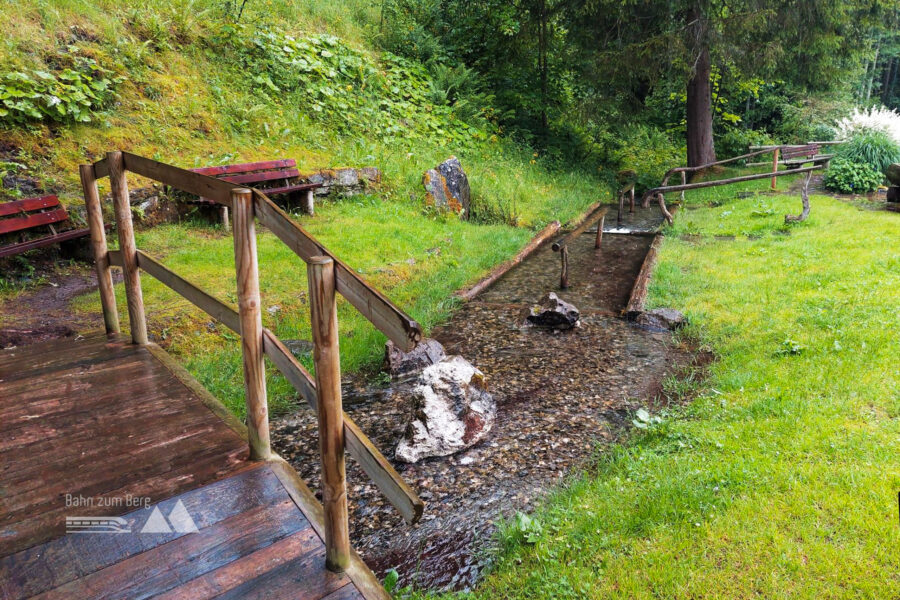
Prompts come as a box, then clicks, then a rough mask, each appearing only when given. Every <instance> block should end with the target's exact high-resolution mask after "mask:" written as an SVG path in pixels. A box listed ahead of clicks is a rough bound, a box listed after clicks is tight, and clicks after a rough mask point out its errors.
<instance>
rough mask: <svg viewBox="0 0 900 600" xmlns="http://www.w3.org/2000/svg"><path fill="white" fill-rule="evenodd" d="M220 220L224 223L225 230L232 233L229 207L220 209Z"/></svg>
mask: <svg viewBox="0 0 900 600" xmlns="http://www.w3.org/2000/svg"><path fill="white" fill-rule="evenodd" d="M219 220H220V221H221V222H222V229H223V230H225V231H231V225H230V224H229V223H228V207H227V206H220V207H219Z"/></svg>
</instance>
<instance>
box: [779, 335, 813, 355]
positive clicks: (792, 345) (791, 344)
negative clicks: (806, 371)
mask: <svg viewBox="0 0 900 600" xmlns="http://www.w3.org/2000/svg"><path fill="white" fill-rule="evenodd" d="M804 350H806V346H804V345H803V344H801V343H799V342H796V341H794V340H792V339H790V338H786V339H785V340H784V341H783V342H781V345H780V346H779V347H778V350H776V351H775V355H776V356H796V355H797V354H802V353H803V351H804Z"/></svg>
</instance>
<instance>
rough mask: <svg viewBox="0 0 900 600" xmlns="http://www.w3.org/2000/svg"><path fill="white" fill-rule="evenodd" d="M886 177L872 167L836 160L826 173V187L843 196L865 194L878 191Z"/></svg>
mask: <svg viewBox="0 0 900 600" xmlns="http://www.w3.org/2000/svg"><path fill="white" fill-rule="evenodd" d="M883 180H884V176H883V175H882V174H881V172H880V171H878V170H877V169H875V167H873V166H872V165H870V164H868V163H863V162H854V161H851V160H848V159H845V158H836V159H834V160H833V161H831V165H830V166H829V167H828V170H827V171H826V172H825V178H824V182H825V187H827V188H828V189H830V190H834V191H836V192H840V193H842V194H865V193H868V192H871V191H873V190H876V189H878V186H879V185H881V182H882V181H883Z"/></svg>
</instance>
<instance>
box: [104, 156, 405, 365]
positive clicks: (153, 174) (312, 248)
mask: <svg viewBox="0 0 900 600" xmlns="http://www.w3.org/2000/svg"><path fill="white" fill-rule="evenodd" d="M121 155H122V158H123V161H124V164H125V169H126V170H128V171H131V172H133V173H136V174H138V175H143V176H144V177H148V178H150V179H154V180H156V181H159V182H160V183H163V184H165V185H168V186H171V187H173V188H177V189H180V190H183V191H185V192H188V193H191V194H195V195H198V196H202V197H204V198H207V199H209V200H212V201H214V202H216V203H218V204H221V205H223V206H227V207H229V208H232V202H231V192H232V190H233V189H235V188H237V187H240V186H238V185H235V184H233V183H229V182H227V181H223V180H221V179H216V178H214V177H207V176H206V175H200V174H199V173H194V172H193V171H188V170H186V169H181V168H178V167H173V166H172V165H167V164H165V163H161V162H158V161H155V160H151V159H149V158H144V157H142V156H138V155H136V154H131V153H128V152H122V153H121ZM93 170H94V176H95V177H96V178H99V177H103V176H107V175H108V174H109V161H108V160H106V159H104V160H101V161H98V162H96V163H94V164H93ZM253 197H254V208H255V213H256V214H255V216H256V218H257V219H259V221H260V223H262V224H263V225H265V226H266V227H268V228H269V229H270V230H271V231H272V233H274V234H275V235H276V236H277V237H278V238H279V239H280V240H281V241H282V242H284V243H285V244H286V245H287V246H288V247H289V248H290V249H291V250H293V251H294V253H295V254H297V256H299V257H300V258H301V259H303V260H304V262H308V261H309V259H310V258H311V257H313V256H328V257H329V258H331V259H332V260H334V262H335V278H336V281H337V291H338V293H340V294H341V295H342V296H344V297H345V298H346V299H347V300H348V301H349V302H350V303H351V304H352V305H353V306H354V307H356V309H357V310H358V311H359V312H360V313H362V315H363V316H364V317H366V318H367V319H368V320H369V321H370V322H371V323H372V324H373V325H375V327H377V328H378V329H379V330H380V331H381V332H382V333H384V334H385V335H386V336H387V337H388V338H389V339H390V340H391V341H393V342H394V343H395V344H397V346H398V347H400V348H402V349H405V350H407V351H409V350H412V349H413V348H414V347H415V346H416V344H418V343H419V342H420V341H421V340H422V329H421V327H419V324H418V323H416V321H414V320H413V319H411V318H410V317H409V316H408V315H406V313H404V312H403V311H402V310H400V309H399V308H397V307H396V306H395V305H394V304H393V303H392V302H391V301H390V300H388V299H387V298H386V297H385V296H384V295H383V294H381V293H380V292H379V291H378V290H376V289H374V288H373V287H372V286H370V285H369V284H368V283H367V282H366V281H365V280H364V279H363V278H362V277H360V276H359V274H357V273H356V272H355V271H354V270H353V269H351V268H349V267H348V266H347V265H346V264H344V263H343V262H341V261H340V260H339V259H338V258H337V257H336V256H334V254H332V253H331V252H330V251H329V250H328V249H327V248H325V246H323V245H322V244H320V243H319V242H318V241H316V239H315V238H313V237H312V236H311V235H310V234H309V233H307V232H306V231H305V230H304V229H303V228H302V227H300V226H299V225H298V224H297V223H296V222H294V220H293V219H291V218H290V217H289V216H288V215H287V213H285V212H284V211H283V210H281V208H279V207H278V206H277V205H276V204H275V203H274V202H272V201H271V200H270V199H269V198H268V196H266V195H265V194H264V193H262V192H260V191H259V190H253Z"/></svg>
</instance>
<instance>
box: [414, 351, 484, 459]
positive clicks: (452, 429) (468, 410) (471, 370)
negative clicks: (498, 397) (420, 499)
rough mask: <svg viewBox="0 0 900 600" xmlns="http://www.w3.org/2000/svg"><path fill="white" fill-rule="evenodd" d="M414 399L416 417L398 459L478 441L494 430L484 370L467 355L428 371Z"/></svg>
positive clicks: (446, 452) (444, 452)
mask: <svg viewBox="0 0 900 600" xmlns="http://www.w3.org/2000/svg"><path fill="white" fill-rule="evenodd" d="M413 399H414V400H413V402H414V404H413V406H414V413H413V417H412V420H411V421H410V423H409V425H408V426H407V428H406V433H405V434H404V436H403V439H401V440H400V444H399V445H398V446H397V451H396V457H397V459H398V460H401V461H403V462H408V463H414V462H418V461H420V460H422V459H423V458H428V457H431V456H449V455H450V454H453V453H455V452H459V451H460V450H465V449H466V448H469V447H471V446H474V445H475V444H477V443H478V442H480V441H481V440H483V439H484V438H485V437H486V436H487V434H488V433H489V432H490V430H491V427H493V425H494V420H495V418H496V414H497V405H496V403H495V402H494V398H493V397H492V396H491V395H490V394H489V393H488V391H487V386H486V385H485V381H484V374H483V373H482V372H481V371H479V370H478V369H476V368H475V367H474V366H472V364H471V363H469V361H467V360H466V359H464V358H463V357H461V356H450V357H448V358H445V359H444V360H442V361H440V362H439V363H437V364H434V365H431V366H430V367H427V368H426V369H425V370H424V371H422V374H421V375H420V376H419V381H418V384H417V385H416V387H415V388H414V389H413Z"/></svg>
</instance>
